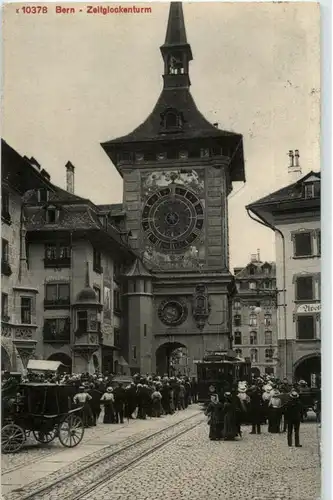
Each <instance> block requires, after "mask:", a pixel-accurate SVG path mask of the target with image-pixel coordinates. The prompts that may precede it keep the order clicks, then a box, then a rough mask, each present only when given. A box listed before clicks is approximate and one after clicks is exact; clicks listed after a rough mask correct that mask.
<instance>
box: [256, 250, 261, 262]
mask: <svg viewBox="0 0 333 500" xmlns="http://www.w3.org/2000/svg"><path fill="white" fill-rule="evenodd" d="M257 262H260V248H257Z"/></svg>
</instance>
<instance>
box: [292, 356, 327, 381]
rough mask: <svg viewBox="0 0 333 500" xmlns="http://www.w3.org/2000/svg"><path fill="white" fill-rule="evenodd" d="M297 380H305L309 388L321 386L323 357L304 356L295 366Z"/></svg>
mask: <svg viewBox="0 0 333 500" xmlns="http://www.w3.org/2000/svg"><path fill="white" fill-rule="evenodd" d="M294 377H295V380H297V381H299V380H305V382H306V383H307V384H308V386H309V387H320V385H321V357H320V355H319V354H309V355H308V356H303V358H301V359H299V360H298V361H297V362H296V363H295V365H294Z"/></svg>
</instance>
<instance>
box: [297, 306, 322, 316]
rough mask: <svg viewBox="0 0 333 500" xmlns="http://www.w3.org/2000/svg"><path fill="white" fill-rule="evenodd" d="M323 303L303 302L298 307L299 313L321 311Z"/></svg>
mask: <svg viewBox="0 0 333 500" xmlns="http://www.w3.org/2000/svg"><path fill="white" fill-rule="evenodd" d="M320 312H321V304H320V303H319V304H301V305H300V306H298V307H297V313H301V314H302V313H320Z"/></svg>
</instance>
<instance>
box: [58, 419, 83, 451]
mask: <svg viewBox="0 0 333 500" xmlns="http://www.w3.org/2000/svg"><path fill="white" fill-rule="evenodd" d="M83 435H84V425H83V421H82V419H81V418H80V417H78V416H77V415H68V416H67V417H66V418H65V419H64V420H63V421H62V422H61V423H60V425H59V429H58V437H59V441H60V443H61V444H62V445H63V446H66V448H74V446H77V445H78V444H79V443H80V442H81V441H82V438H83Z"/></svg>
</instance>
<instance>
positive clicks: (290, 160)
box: [289, 149, 294, 168]
mask: <svg viewBox="0 0 333 500" xmlns="http://www.w3.org/2000/svg"><path fill="white" fill-rule="evenodd" d="M293 166H294V152H293V150H292V149H289V168H292V167H293Z"/></svg>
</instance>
